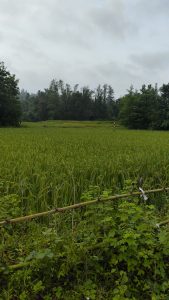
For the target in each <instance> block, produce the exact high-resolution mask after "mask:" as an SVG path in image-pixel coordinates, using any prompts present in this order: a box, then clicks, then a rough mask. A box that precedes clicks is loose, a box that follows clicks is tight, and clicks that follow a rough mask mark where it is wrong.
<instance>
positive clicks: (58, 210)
mask: <svg viewBox="0 0 169 300" xmlns="http://www.w3.org/2000/svg"><path fill="white" fill-rule="evenodd" d="M168 191H169V188H159V189H153V190H147V191H144V192H145V194H153V193H160V192H168ZM139 195H142V193H141V192H131V193H128V194H121V195H115V196H111V197H108V198H105V199H104V198H98V199H95V200H90V201H86V202H81V203H77V204H73V205H69V206H65V207H58V208H53V209H51V210H48V211H44V212H40V213H36V214H31V215H28V216H22V217H18V218H14V219H7V220H3V221H0V226H3V225H6V224H14V223H19V222H23V221H29V220H32V219H35V218H39V217H43V216H47V215H52V214H56V213H61V212H66V211H69V210H72V209H77V208H81V207H84V206H87V205H91V204H95V203H99V202H106V201H113V200H118V199H123V198H128V197H134V196H139Z"/></svg>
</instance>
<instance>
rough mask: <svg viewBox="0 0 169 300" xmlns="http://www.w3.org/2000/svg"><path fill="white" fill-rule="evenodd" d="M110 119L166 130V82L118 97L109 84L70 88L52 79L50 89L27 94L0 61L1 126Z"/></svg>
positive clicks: (168, 121) (168, 95) (168, 106)
mask: <svg viewBox="0 0 169 300" xmlns="http://www.w3.org/2000/svg"><path fill="white" fill-rule="evenodd" d="M45 120H91V121H92V120H111V121H118V122H119V124H122V125H124V126H125V127H127V128H130V129H157V130H168V129H169V83H168V84H163V85H162V86H161V87H160V88H158V87H157V85H155V86H152V85H151V84H149V85H147V86H146V85H142V87H141V89H140V90H135V89H134V88H133V86H131V87H130V89H129V90H128V91H127V93H126V94H125V95H124V96H123V97H120V98H118V99H116V98H115V96H114V89H113V88H112V86H111V85H107V84H104V85H103V86H101V85H99V86H98V87H97V88H96V89H93V90H92V89H90V88H89V87H86V86H84V87H81V88H80V87H79V85H78V84H76V85H75V86H74V87H73V88H72V87H71V86H70V85H69V84H67V83H64V82H63V81H62V80H55V79H53V80H52V81H51V83H50V85H49V88H47V89H45V90H44V91H38V92H37V93H36V94H30V93H28V92H27V91H25V90H21V91H19V88H18V80H16V78H15V75H11V74H10V72H9V71H7V70H6V68H5V66H4V64H3V63H0V126H19V125H20V123H21V121H33V122H35V121H45Z"/></svg>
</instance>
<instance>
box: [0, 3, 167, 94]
mask: <svg viewBox="0 0 169 300" xmlns="http://www.w3.org/2000/svg"><path fill="white" fill-rule="evenodd" d="M168 16H169V0H151V1H148V0H29V1H24V0H0V61H4V63H5V65H6V66H7V68H8V69H9V70H10V71H11V72H12V73H15V74H16V76H17V78H19V80H20V82H19V86H20V88H24V89H27V90H28V91H29V92H36V91H37V90H39V89H44V88H46V87H48V85H49V83H50V81H51V80H52V79H53V78H56V79H63V80H64V81H66V82H68V83H71V84H75V83H79V84H80V85H88V86H90V87H92V88H94V87H95V86H96V85H97V84H99V83H100V84H104V83H108V84H111V85H112V86H113V88H114V90H115V93H116V95H117V96H119V95H122V94H124V93H125V91H126V89H128V88H129V86H130V85H131V84H133V85H134V87H136V88H139V87H140V86H141V85H142V84H143V83H152V84H155V83H156V82H157V83H158V84H159V85H160V84H162V83H168V82H169V39H168V32H169V17H168Z"/></svg>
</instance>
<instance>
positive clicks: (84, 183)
mask: <svg viewBox="0 0 169 300" xmlns="http://www.w3.org/2000/svg"><path fill="white" fill-rule="evenodd" d="M44 124H45V127H44ZM65 124H66V125H65ZM23 125H24V126H26V127H22V128H17V129H12V128H8V129H3V128H1V129H0V193H1V195H8V194H13V193H14V194H17V195H19V197H20V199H21V203H22V207H23V210H24V212H30V211H41V210H44V209H47V208H48V207H49V206H50V207H52V206H57V205H59V206H64V205H66V204H70V203H74V202H78V201H79V200H80V197H81V195H82V193H84V192H86V191H88V189H89V187H90V186H99V187H100V189H101V190H105V189H112V193H117V192H118V191H119V190H121V189H123V188H125V185H126V180H127V181H128V180H129V181H130V180H131V181H136V180H137V179H138V178H139V177H140V176H142V177H143V178H144V187H145V188H147V187H148V188H150V187H158V186H160V187H161V186H165V185H169V133H168V132H155V131H154V132H153V131H128V130H124V129H119V128H115V129H114V128H113V127H112V124H111V123H109V122H93V123H92V122H63V121H56V122H55V121H49V122H40V123H26V124H23ZM69 126H70V127H69ZM75 126H76V127H77V128H74V127H75Z"/></svg>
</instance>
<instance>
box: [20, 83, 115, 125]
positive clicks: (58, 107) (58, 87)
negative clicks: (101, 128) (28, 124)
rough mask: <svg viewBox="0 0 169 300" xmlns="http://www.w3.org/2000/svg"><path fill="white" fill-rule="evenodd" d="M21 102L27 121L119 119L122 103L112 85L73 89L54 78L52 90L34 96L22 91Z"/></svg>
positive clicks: (76, 86)
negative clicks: (92, 88) (119, 107)
mask: <svg viewBox="0 0 169 300" xmlns="http://www.w3.org/2000/svg"><path fill="white" fill-rule="evenodd" d="M20 101H21V106H22V112H23V120H26V121H44V120H112V119H113V120H115V119H117V115H118V102H116V101H115V99H114V91H113V89H112V87H111V86H110V85H106V84H105V85H103V86H102V87H101V86H100V85H99V86H98V87H97V88H96V89H95V90H91V89H89V88H88V87H82V88H81V89H80V88H79V86H78V84H76V85H75V86H74V87H73V88H71V86H70V85H69V84H65V83H64V82H63V81H62V80H59V81H57V80H55V79H53V80H52V82H51V83H50V86H49V88H48V89H45V91H38V93H37V94H36V95H30V94H29V93H28V92H26V91H24V90H22V91H21V93H20Z"/></svg>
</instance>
